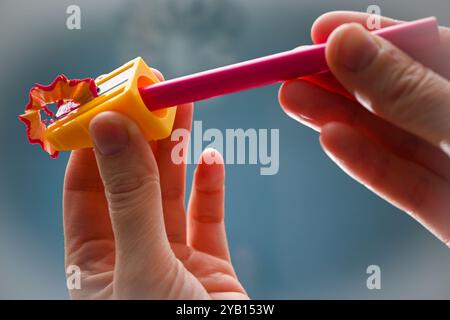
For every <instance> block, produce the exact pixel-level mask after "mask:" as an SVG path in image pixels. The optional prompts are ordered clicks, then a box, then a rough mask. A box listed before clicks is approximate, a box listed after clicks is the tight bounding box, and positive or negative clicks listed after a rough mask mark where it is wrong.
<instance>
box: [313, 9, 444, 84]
mask: <svg viewBox="0 0 450 320" xmlns="http://www.w3.org/2000/svg"><path fill="white" fill-rule="evenodd" d="M373 19H374V15H371V14H369V13H365V12H364V13H363V12H353V11H334V12H328V13H325V14H323V15H322V16H320V17H319V18H317V20H316V21H315V22H314V24H313V26H312V28H311V38H312V40H313V42H314V43H324V42H326V41H327V39H328V37H329V36H330V34H331V33H332V32H333V31H334V30H335V29H336V28H337V27H339V26H341V25H343V24H346V23H352V22H353V23H358V24H360V25H362V26H363V27H364V28H368V22H369V21H372V20H373ZM379 19H380V20H379V21H380V27H381V28H385V27H389V26H392V25H396V24H399V23H403V21H400V20H395V19H391V18H387V17H381V16H380V17H379ZM440 37H441V45H440V46H439V47H436V48H433V50H432V51H430V50H417V51H415V52H410V55H411V56H412V57H413V58H414V59H416V60H417V61H420V62H421V63H422V64H424V65H425V66H427V67H428V68H430V69H432V70H434V71H435V72H437V73H439V74H441V75H442V76H444V77H446V78H447V79H450V60H449V59H448V55H449V52H450V29H448V28H444V27H440ZM310 78H313V79H315V78H318V80H319V81H320V80H322V82H323V80H325V81H327V82H328V80H327V79H323V75H317V76H312V77H310ZM330 78H331V79H333V77H332V76H330ZM330 83H331V86H332V87H338V88H339V90H340V91H342V87H340V86H339V85H336V84H335V83H334V81H333V80H331V82H330Z"/></svg>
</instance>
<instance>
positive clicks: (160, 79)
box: [151, 68, 164, 81]
mask: <svg viewBox="0 0 450 320" xmlns="http://www.w3.org/2000/svg"><path fill="white" fill-rule="evenodd" d="M151 70H152V72H153V74H154V75H155V76H156V77H157V78H158V79H159V81H164V75H163V74H162V73H161V71H159V70H158V69H155V68H151Z"/></svg>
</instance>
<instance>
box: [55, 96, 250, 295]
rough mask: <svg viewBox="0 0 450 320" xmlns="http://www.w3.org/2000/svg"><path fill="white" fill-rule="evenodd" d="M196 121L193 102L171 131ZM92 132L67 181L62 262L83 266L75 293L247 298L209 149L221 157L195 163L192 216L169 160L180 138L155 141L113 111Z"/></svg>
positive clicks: (181, 171)
mask: <svg viewBox="0 0 450 320" xmlns="http://www.w3.org/2000/svg"><path fill="white" fill-rule="evenodd" d="M191 121H192V105H184V106H180V107H179V108H178V111H177V115H176V119H175V124H174V128H186V129H189V130H190V127H191ZM90 133H91V136H92V137H93V140H94V144H95V146H96V147H95V152H93V151H92V150H91V149H85V150H78V151H74V152H73V153H72V155H71V157H70V160H69V163H68V166H67V173H66V177H65V185H64V232H65V254H66V265H77V266H78V267H79V268H80V270H81V289H80V290H76V289H73V290H71V291H70V295H71V297H72V298H83V299H97V298H98V299H131V298H137V299H148V298H150V299H246V298H248V296H247V294H246V293H245V290H244V289H243V287H242V286H241V284H240V283H239V281H238V279H237V277H236V274H235V272H234V270H233V266H232V264H231V260H230V254H229V251H228V244H227V237H226V233H225V225H224V175H225V173H224V165H223V160H222V158H221V156H220V154H219V153H218V152H217V151H214V150H211V149H210V150H206V151H204V153H203V155H202V157H203V159H205V158H206V157H211V156H213V153H214V158H215V159H216V160H218V162H221V161H222V163H215V164H211V165H208V164H206V162H203V163H201V164H199V165H198V167H197V170H196V172H195V175H194V180H193V187H192V192H191V197H190V201H189V209H188V214H187V218H186V214H185V208H184V193H185V182H186V180H185V171H186V166H185V165H184V164H183V165H176V164H174V163H173V162H172V160H171V151H172V147H173V146H174V145H175V144H176V143H178V142H172V141H171V140H170V137H169V138H167V139H165V140H161V141H158V142H156V143H152V144H151V145H149V143H148V142H146V140H145V139H144V137H143V136H142V134H141V132H140V130H139V129H138V127H137V126H136V125H135V124H134V123H133V122H132V121H130V120H129V119H127V118H125V117H124V116H122V115H119V114H117V113H112V112H105V113H102V114H100V115H98V116H97V117H96V118H94V119H93V120H92V122H91V125H90ZM94 153H95V156H94ZM210 159H211V158H210ZM209 163H211V162H209ZM97 166H98V169H97Z"/></svg>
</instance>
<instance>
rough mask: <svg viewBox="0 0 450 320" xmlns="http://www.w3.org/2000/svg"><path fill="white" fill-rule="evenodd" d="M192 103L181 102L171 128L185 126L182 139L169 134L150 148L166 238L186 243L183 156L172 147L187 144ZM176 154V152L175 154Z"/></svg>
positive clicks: (173, 241) (160, 75)
mask: <svg viewBox="0 0 450 320" xmlns="http://www.w3.org/2000/svg"><path fill="white" fill-rule="evenodd" d="M152 71H153V73H154V74H155V75H156V76H157V77H158V78H159V80H160V81H164V76H163V75H162V73H161V72H159V71H158V70H157V69H152ZM192 113H193V105H192V103H188V104H184V105H180V106H179V107H178V108H177V114H176V116H175V121H174V124H173V129H172V131H174V130H177V129H179V130H185V135H183V136H182V137H183V141H178V140H174V141H172V136H170V137H167V138H166V139H163V140H159V141H156V142H155V143H154V147H153V150H154V151H155V157H156V161H157V163H158V168H159V175H160V181H161V194H162V201H163V209H164V222H165V225H166V232H167V237H168V239H169V242H171V243H186V212H185V208H184V199H185V198H184V197H185V191H186V190H185V188H186V187H185V186H186V161H185V159H186V157H187V154H183V155H182V157H183V158H184V161H182V162H181V163H179V162H177V161H174V159H173V155H172V153H173V152H175V151H176V150H175V149H174V147H175V146H176V145H179V144H180V143H182V145H183V146H184V150H187V147H188V144H189V133H190V131H191V125H192ZM177 156H178V154H177Z"/></svg>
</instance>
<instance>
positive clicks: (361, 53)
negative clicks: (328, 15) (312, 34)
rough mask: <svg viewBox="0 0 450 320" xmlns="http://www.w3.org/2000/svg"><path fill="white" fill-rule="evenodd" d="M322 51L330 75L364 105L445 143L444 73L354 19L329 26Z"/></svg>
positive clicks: (448, 113) (449, 130)
mask: <svg viewBox="0 0 450 320" xmlns="http://www.w3.org/2000/svg"><path fill="white" fill-rule="evenodd" d="M411 41H414V39H411ZM430 50H432V48H430ZM326 57H327V61H328V64H329V66H330V69H331V71H332V72H333V74H334V75H335V76H336V78H337V79H338V80H339V81H340V82H341V83H342V84H343V85H344V86H345V87H346V89H347V90H349V91H350V92H351V93H353V94H354V95H355V97H356V99H357V100H358V101H359V102H360V103H361V104H362V105H363V106H364V107H366V108H367V109H369V111H371V112H373V113H375V114H377V115H378V116H380V117H382V118H384V119H386V120H387V121H389V122H391V123H392V124H394V125H396V126H398V127H401V128H403V129H405V130H407V131H409V132H410V133H413V134H415V135H417V136H419V137H421V138H423V139H425V140H427V141H428V142H430V143H432V144H434V145H436V146H440V147H442V148H443V149H444V151H445V150H447V149H450V83H449V82H448V81H447V80H446V79H444V78H443V77H441V76H439V75H438V74H436V73H434V72H433V71H432V70H430V69H428V68H426V67H425V66H423V65H421V64H420V63H418V62H417V61H415V60H413V59H412V58H410V57H409V56H408V55H407V54H405V53H404V52H402V51H401V50H400V49H398V48H396V47H395V46H394V45H392V44H391V43H389V42H388V41H386V40H384V39H382V38H380V37H377V36H375V35H373V34H371V33H369V32H368V31H366V30H365V29H364V28H363V27H362V26H360V25H358V24H347V25H342V26H340V27H338V28H337V29H336V30H334V31H333V33H332V34H331V36H330V38H329V40H328V44H327V50H326Z"/></svg>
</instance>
